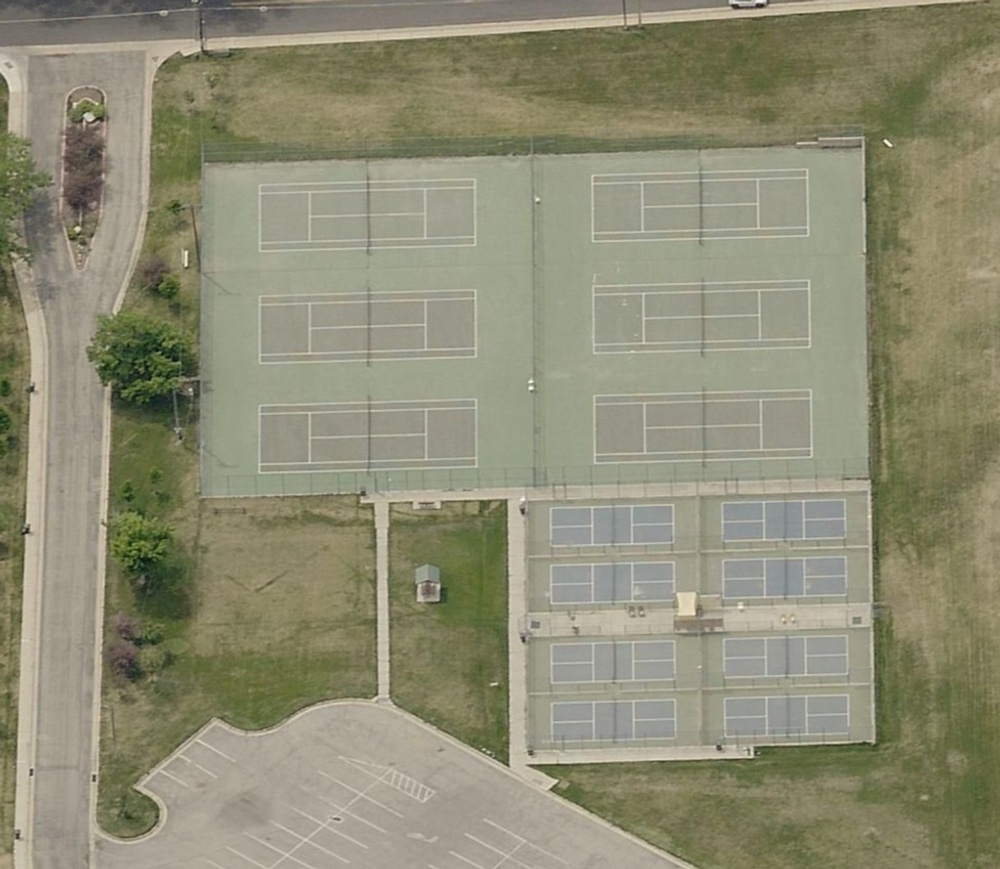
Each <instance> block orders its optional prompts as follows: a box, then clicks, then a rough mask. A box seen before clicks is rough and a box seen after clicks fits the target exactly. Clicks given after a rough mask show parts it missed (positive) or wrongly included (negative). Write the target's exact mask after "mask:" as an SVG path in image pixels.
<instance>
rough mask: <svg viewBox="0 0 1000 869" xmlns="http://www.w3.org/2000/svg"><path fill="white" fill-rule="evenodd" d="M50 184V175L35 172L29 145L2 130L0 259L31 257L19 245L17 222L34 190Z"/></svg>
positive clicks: (0, 131) (24, 140)
mask: <svg viewBox="0 0 1000 869" xmlns="http://www.w3.org/2000/svg"><path fill="white" fill-rule="evenodd" d="M51 183H52V179H51V178H49V176H48V175H46V174H45V173H44V172H39V171H37V170H36V169H35V161H34V160H32V158H31V144H30V142H28V140H27V139H22V138H20V137H19V136H15V135H13V134H11V133H8V132H6V131H3V130H0V260H2V261H6V260H7V259H9V258H10V257H11V256H20V257H24V258H27V257H28V249H27V248H26V247H24V245H22V244H21V242H20V234H19V232H18V223H19V221H20V219H21V215H23V214H24V212H25V211H27V210H28V207H29V206H30V205H31V200H32V197H33V195H34V192H35V190H37V189H38V188H39V187H47V186H48V185H49V184H51Z"/></svg>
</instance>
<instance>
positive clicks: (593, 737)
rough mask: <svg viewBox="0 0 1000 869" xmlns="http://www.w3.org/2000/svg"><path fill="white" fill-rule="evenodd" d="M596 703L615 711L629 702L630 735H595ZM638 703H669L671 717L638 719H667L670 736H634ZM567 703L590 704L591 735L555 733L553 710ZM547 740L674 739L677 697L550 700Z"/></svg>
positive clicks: (561, 722)
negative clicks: (577, 736) (670, 729)
mask: <svg viewBox="0 0 1000 869" xmlns="http://www.w3.org/2000/svg"><path fill="white" fill-rule="evenodd" d="M598 703H610V704H611V705H612V706H614V707H615V709H616V712H617V707H618V705H619V704H626V703H627V704H629V705H630V706H631V712H632V736H630V737H628V738H621V739H619V738H617V737H615V736H597V711H596V706H597V704H598ZM639 703H669V704H670V706H671V709H672V711H673V716H672V717H671V718H640V719H638V720H639V721H659V722H663V721H669V722H670V723H671V724H672V725H673V727H672V730H673V735H672V736H636V735H635V730H636V727H635V724H636V717H635V713H636V706H637V704H639ZM569 704H589V705H590V732H591V736H590V738H589V739H568V738H566V737H559V736H556V734H555V732H554V731H555V726H556V724H557V722H556V721H555V720H554V718H555V715H554V710H555V707H556V706H562V705H569ZM558 723H559V724H586V723H587V722H586V721H585V720H582V719H581V720H579V721H560V722H558ZM549 725H550V728H549V741H550V743H552V744H560V743H562V744H565V743H567V742H570V743H582V742H611V743H612V744H618V743H622V742H624V743H629V742H648V741H650V740H661V741H667V740H670V741H674V740H676V739H677V698H676V697H642V698H639V697H636V698H630V699H628V700H621V699H617V698H616V699H603V700H552V701H551V702H550V704H549Z"/></svg>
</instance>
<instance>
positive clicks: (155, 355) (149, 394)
mask: <svg viewBox="0 0 1000 869" xmlns="http://www.w3.org/2000/svg"><path fill="white" fill-rule="evenodd" d="M87 358H89V359H90V361H91V362H93V363H94V366H95V367H96V368H97V376H98V377H100V378H101V383H103V384H104V385H105V386H111V387H112V388H114V389H115V390H116V391H117V392H118V394H119V395H120V396H121V397H122V398H123V399H124V400H125V401H129V402H133V403H134V404H148V403H149V402H150V401H153V400H154V399H156V398H162V397H164V396H166V395H169V394H170V393H171V392H173V391H174V390H175V389H177V388H178V387H179V386H180V384H181V381H182V380H183V379H184V378H185V377H187V376H190V375H191V374H193V373H194V370H195V363H194V350H193V349H192V346H191V339H190V338H189V337H188V336H187V335H185V334H184V333H183V332H181V331H180V330H178V329H175V328H174V327H173V326H171V325H170V324H169V323H166V322H164V321H162V320H154V319H152V318H150V317H145V316H143V315H142V314H136V313H133V312H130V311H122V312H121V313H120V314H116V315H115V316H114V317H100V318H99V319H98V321H97V332H96V333H95V334H94V338H93V340H92V341H91V342H90V346H89V347H88V348H87Z"/></svg>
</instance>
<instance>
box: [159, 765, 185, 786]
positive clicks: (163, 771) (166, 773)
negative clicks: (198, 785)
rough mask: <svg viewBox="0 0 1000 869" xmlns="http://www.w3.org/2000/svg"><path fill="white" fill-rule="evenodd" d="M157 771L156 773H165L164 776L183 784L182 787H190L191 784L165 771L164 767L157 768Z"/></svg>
mask: <svg viewBox="0 0 1000 869" xmlns="http://www.w3.org/2000/svg"><path fill="white" fill-rule="evenodd" d="M157 772H158V773H160V774H161V775H165V776H166V777H167V778H169V779H173V780H174V781H175V782H177V784H179V785H183V786H184V787H186V788H187V789H188V790H190V789H191V785H189V784H188V783H187V782H186V781H182V780H181V779H179V778H177V776H175V775H171V774H170V773H169V772H167V771H166V770H165V769H158V770H157Z"/></svg>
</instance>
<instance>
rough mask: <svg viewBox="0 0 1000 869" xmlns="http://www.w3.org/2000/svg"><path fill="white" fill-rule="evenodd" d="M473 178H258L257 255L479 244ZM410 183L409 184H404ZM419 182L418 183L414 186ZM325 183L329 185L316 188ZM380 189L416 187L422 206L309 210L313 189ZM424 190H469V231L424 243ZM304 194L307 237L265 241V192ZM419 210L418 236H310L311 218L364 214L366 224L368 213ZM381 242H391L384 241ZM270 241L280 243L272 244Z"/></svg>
mask: <svg viewBox="0 0 1000 869" xmlns="http://www.w3.org/2000/svg"><path fill="white" fill-rule="evenodd" d="M477 181H478V179H477V178H423V179H379V180H376V181H371V180H366V181H364V182H362V181H291V182H287V183H278V182H258V184H257V253H258V255H262V254H270V253H309V252H313V251H331V250H340V251H360V250H369V249H374V250H398V249H404V248H424V249H427V250H434V249H438V248H451V247H477V246H478V244H479V235H478V212H479V191H478V184H477ZM407 185H411V186H407ZM418 185H419V186H418ZM324 186H325V187H327V188H330V189H317V188H323V187H324ZM266 187H281V188H288V187H301V188H305V189H302V190H287V189H282V190H265V189H264V188H266ZM373 190H374V192H381V193H398V192H409V191H420V192H422V194H423V203H424V210H423V212H419V211H412V212H411V211H406V212H379V213H378V214H374V215H373V214H370V213H368V212H365V213H360V212H358V213H349V214H325V215H314V214H313V213H312V196H313V194H314V193H338V192H340V193H360V192H371V191H373ZM428 190H471V191H472V226H471V235H454V236H440V238H441V239H442V240H441V242H439V243H428V240H429V238H431V237H429V236H428V235H427V223H428V217H427V192H428ZM302 194H306V197H307V199H306V202H307V209H306V212H307V213H306V229H307V234H308V238H306V239H299V240H296V241H285V242H267V241H265V240H264V217H263V215H264V208H263V201H264V197H265V196H289V195H291V196H299V195H302ZM421 213H422V214H423V221H422V224H423V225H422V230H423V235H422V236H400V237H390V236H386V237H379V238H372V237H371V236H370V235H369V236H368V237H366V238H350V239H313V237H312V234H313V233H312V221H313V220H314V219H315V220H322V219H324V218H329V219H340V218H344V217H365V218H366V219H367V225H368V226H369V227H370V225H371V223H370V221H371V218H372V217H393V216H410V217H413V216H416V215H419V214H421ZM406 241H409V242H411V244H401V243H398V242H406ZM385 242H392V243H390V244H386V243H385ZM271 245H283V246H281V247H274V246H271Z"/></svg>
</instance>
